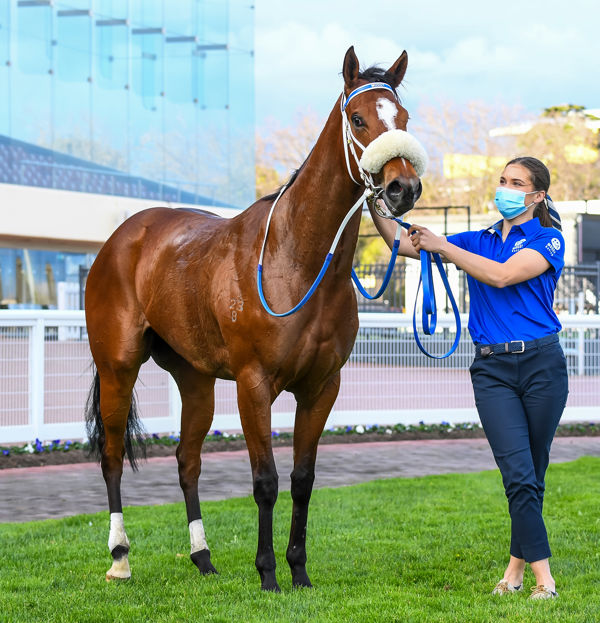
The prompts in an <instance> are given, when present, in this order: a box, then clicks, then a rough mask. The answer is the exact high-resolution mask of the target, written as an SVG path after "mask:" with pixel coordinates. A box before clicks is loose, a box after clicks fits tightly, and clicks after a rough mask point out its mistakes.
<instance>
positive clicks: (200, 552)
mask: <svg viewBox="0 0 600 623" xmlns="http://www.w3.org/2000/svg"><path fill="white" fill-rule="evenodd" d="M176 380H177V383H178V386H179V390H180V392H181V402H182V410H181V441H180V443H179V447H178V448H177V462H178V465H179V484H180V485H181V490H182V491H183V497H184V499H185V508H186V511H187V519H188V524H189V529H190V543H191V553H190V558H191V559H192V562H193V563H194V564H195V565H196V566H197V567H198V570H199V571H200V573H202V574H203V575H207V574H210V573H217V570H216V569H215V568H214V567H213V565H212V563H211V560H210V550H209V549H208V545H207V543H206V536H205V534H204V525H203V523H202V515H201V513H200V500H199V497H198V478H199V477H200V470H201V457H200V452H201V449H202V443H203V441H204V438H205V437H206V434H207V433H208V431H209V430H210V426H211V424H212V420H213V413H214V406H215V399H214V385H215V379H214V378H210V377H205V376H201V375H198V374H197V373H194V372H193V371H192V370H191V369H189V370H188V371H187V373H185V374H184V373H183V372H181V371H180V373H179V374H177V375H176Z"/></svg>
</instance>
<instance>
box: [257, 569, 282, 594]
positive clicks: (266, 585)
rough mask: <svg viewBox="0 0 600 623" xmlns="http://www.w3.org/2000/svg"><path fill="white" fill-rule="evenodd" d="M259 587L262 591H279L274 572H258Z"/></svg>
mask: <svg viewBox="0 0 600 623" xmlns="http://www.w3.org/2000/svg"><path fill="white" fill-rule="evenodd" d="M260 588H261V590H263V591H271V592H272V593H281V589H280V588H279V584H277V578H276V577H275V572H274V571H273V572H270V573H261V574H260Z"/></svg>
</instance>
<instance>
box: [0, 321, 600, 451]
mask: <svg viewBox="0 0 600 623" xmlns="http://www.w3.org/2000/svg"><path fill="white" fill-rule="evenodd" d="M561 322H562V324H563V331H562V332H561V336H560V337H561V342H562V344H563V348H564V350H565V354H566V356H567V362H568V368H569V376H570V393H569V400H568V402H567V409H566V411H565V415H564V416H563V419H565V420H598V419H600V316H598V315H588V314H577V315H563V316H561ZM462 323H463V327H466V324H467V318H466V316H465V315H463V316H462ZM454 337H455V331H454V317H453V316H451V315H447V314H441V315H440V316H439V317H438V330H437V332H436V335H434V336H429V337H427V336H425V337H423V338H422V341H423V342H424V344H425V346H426V348H427V349H428V350H429V351H430V352H432V353H438V354H440V353H442V352H445V351H447V350H448V349H449V347H450V346H451V344H452V343H453V341H454ZM472 358H473V346H472V344H471V341H470V339H469V337H468V334H467V332H466V330H464V333H463V336H462V338H461V341H460V344H459V347H458V349H457V351H456V352H455V354H454V355H452V356H451V357H449V358H448V359H444V360H441V361H438V360H432V359H428V358H427V357H425V356H424V355H422V354H421V352H420V351H419V350H418V349H417V346H416V344H415V341H414V337H413V335H412V317H411V315H408V314H388V313H364V314H360V330H359V334H358V337H357V340H356V344H355V346H354V350H353V352H352V355H351V357H350V360H349V361H348V363H347V364H346V366H345V367H344V368H343V370H342V388H341V391H340V395H339V397H338V400H337V402H336V405H335V408H334V410H333V412H332V413H331V415H330V417H329V420H328V425H329V426H332V425H346V424H364V425H367V424H380V425H383V424H396V423H400V422H401V423H404V424H409V423H417V422H419V421H421V420H423V421H425V422H427V423H435V422H438V423H439V422H441V421H448V422H473V421H477V413H476V410H475V406H474V401H473V394H472V389H471V383H470V378H469V373H468V367H469V365H470V364H471V361H472ZM91 362H92V360H91V355H90V352H89V347H88V342H87V334H86V330H85V320H84V315H83V312H81V311H69V312H59V311H38V310H35V311H33V310H31V311H25V310H19V311H17V310H11V311H0V444H6V443H11V442H21V441H29V440H33V439H35V438H36V437H37V438H39V439H41V440H49V439H63V440H64V439H80V438H84V437H85V432H84V426H83V407H84V404H85V401H86V398H87V394H88V390H89V387H90V385H91V382H92V368H91ZM215 392H216V395H215V404H216V409H215V419H214V422H213V428H214V429H220V430H238V429H239V428H240V421H239V415H238V412H237V400H236V393H235V383H234V382H232V381H221V380H218V381H217V383H216V388H215ZM136 393H137V397H138V403H139V406H140V410H141V414H142V418H143V422H144V425H145V427H146V429H147V430H148V432H151V433H168V432H177V431H179V417H180V402H179V395H178V393H177V390H176V388H175V385H174V383H173V381H172V380H171V379H170V377H169V375H168V374H167V373H166V372H164V371H163V370H162V369H160V368H159V367H158V366H157V365H156V364H154V363H153V362H152V361H149V362H147V363H145V364H144V365H143V366H142V370H141V372H140V377H139V379H138V382H137V384H136ZM294 410H295V402H294V399H293V397H292V396H291V395H290V394H288V393H287V392H284V393H283V394H282V395H281V396H280V397H279V398H278V399H277V400H276V401H275V403H274V405H273V428H275V429H283V428H290V427H292V426H293V417H294V416H293V414H294Z"/></svg>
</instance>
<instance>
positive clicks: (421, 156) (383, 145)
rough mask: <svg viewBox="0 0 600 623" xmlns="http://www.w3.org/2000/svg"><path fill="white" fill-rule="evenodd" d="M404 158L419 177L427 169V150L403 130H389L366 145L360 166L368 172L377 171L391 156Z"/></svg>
mask: <svg viewBox="0 0 600 623" xmlns="http://www.w3.org/2000/svg"><path fill="white" fill-rule="evenodd" d="M400 157H402V158H406V159H407V160H408V161H409V162H410V163H411V164H412V165H413V167H414V169H415V172H416V174H417V175H418V176H419V177H422V176H423V173H425V170H426V169H427V163H428V158H427V152H426V151H425V149H424V147H423V145H421V143H419V141H418V140H417V139H416V138H415V137H414V136H413V135H412V134H409V133H408V132H406V131H405V130H389V131H387V132H384V133H383V134H380V135H379V136H378V137H377V138H376V139H375V140H374V141H373V142H371V143H369V145H367V148H366V149H365V151H364V152H363V155H362V158H361V159H360V166H361V167H362V168H363V169H365V171H368V172H369V173H379V171H381V169H382V167H383V165H384V164H385V163H386V162H389V161H390V160H391V159H392V158H400Z"/></svg>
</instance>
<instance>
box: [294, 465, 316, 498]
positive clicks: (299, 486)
mask: <svg viewBox="0 0 600 623" xmlns="http://www.w3.org/2000/svg"><path fill="white" fill-rule="evenodd" d="M291 480H292V485H291V495H292V500H294V502H296V503H297V504H308V503H309V501H310V496H311V493H312V488H313V483H314V482H315V470H314V469H310V468H308V467H295V468H294V470H293V471H292V473H291Z"/></svg>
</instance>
